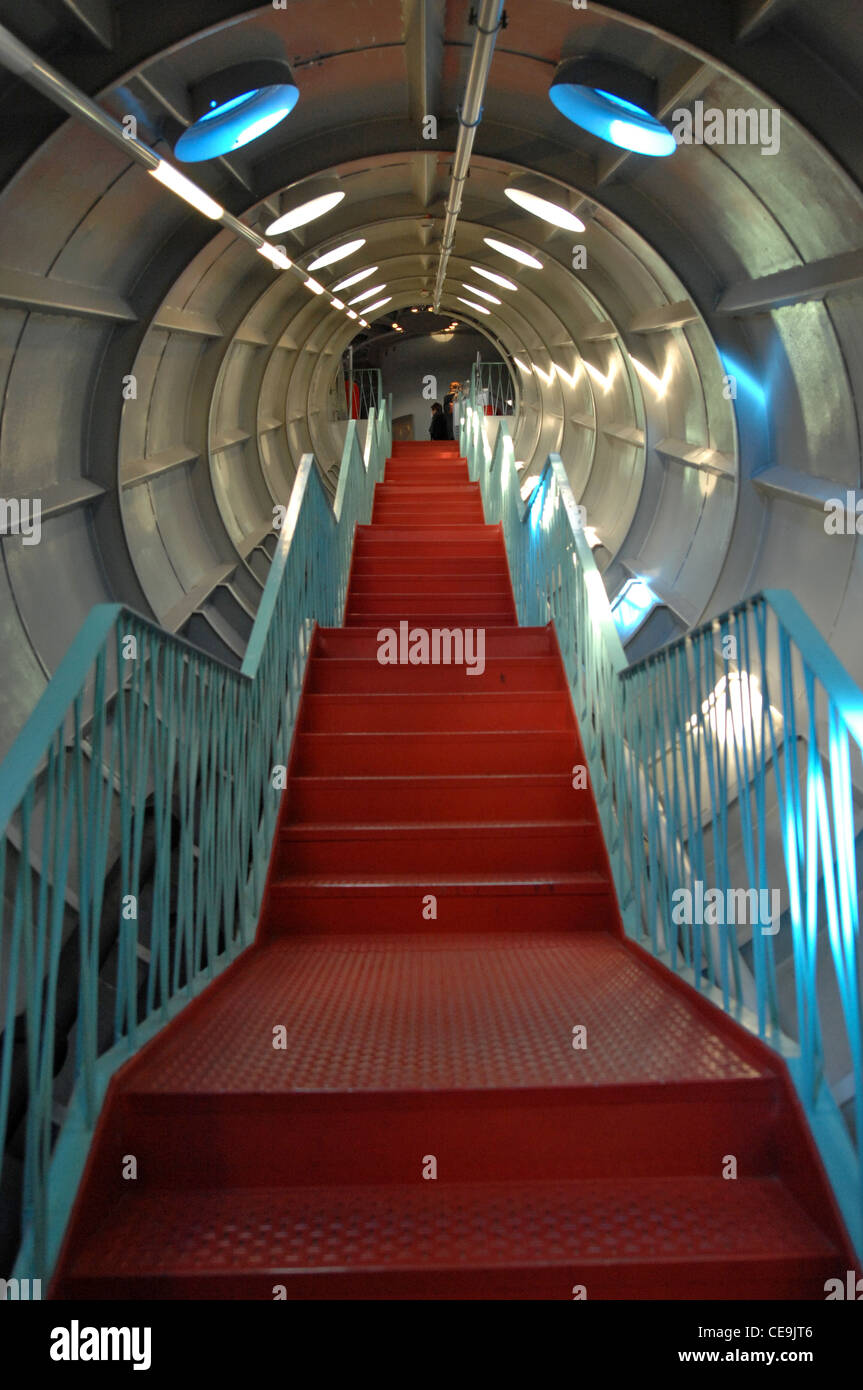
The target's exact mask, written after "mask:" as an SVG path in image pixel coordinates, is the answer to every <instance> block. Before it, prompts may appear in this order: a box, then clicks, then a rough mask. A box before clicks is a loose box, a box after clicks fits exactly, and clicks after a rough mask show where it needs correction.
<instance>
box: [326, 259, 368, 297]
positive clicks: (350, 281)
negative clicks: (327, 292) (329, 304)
mask: <svg viewBox="0 0 863 1390" xmlns="http://www.w3.org/2000/svg"><path fill="white" fill-rule="evenodd" d="M377 269H378V267H377V266H376V265H369V266H366V268H365V270H357V271H355V272H354V274H353V275H349V276H348V278H347V280H340V281H339V283H338V284H337V285H333V294H339V293H340V291H341V290H346V289H348V287H349V286H350V285H358V284H359V283H360V281H361V280H368V278H369V276H370V275H374V273H375V271H376V270H377Z"/></svg>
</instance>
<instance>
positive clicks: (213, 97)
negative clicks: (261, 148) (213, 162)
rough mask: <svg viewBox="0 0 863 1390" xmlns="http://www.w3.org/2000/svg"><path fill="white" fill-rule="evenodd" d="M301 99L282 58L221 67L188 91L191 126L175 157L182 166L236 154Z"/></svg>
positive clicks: (281, 119)
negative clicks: (192, 120) (192, 119)
mask: <svg viewBox="0 0 863 1390" xmlns="http://www.w3.org/2000/svg"><path fill="white" fill-rule="evenodd" d="M299 96H300V91H299V88H298V87H297V84H296V83H295V82H294V78H293V73H292V72H291V69H290V66H289V65H288V63H287V62H285V60H284V59H282V58H257V59H253V60H252V61H251V62H248V63H236V64H234V66H232V67H229V68H223V69H222V70H221V72H215V73H213V74H212V76H210V77H205V78H204V79H203V80H202V81H201V82H199V83H197V84H196V85H195V86H194V87H193V88H192V90H191V92H190V98H191V106H192V116H193V118H194V123H193V124H192V125H190V126H189V129H188V130H186V131H184V132H183V134H182V135H181V136H180V138H179V140H178V141H177V143H176V145H175V146H174V154H175V155H176V157H177V159H179V160H180V161H181V162H182V163H183V164H198V163H200V162H201V160H204V159H218V158H219V157H220V156H221V155H226V154H230V153H231V152H232V151H233V150H239V149H241V148H242V147H243V145H249V144H251V142H252V141H253V140H259V139H260V138H261V136H262V135H266V133H267V131H268V130H272V129H273V127H274V126H277V125H278V124H279V122H280V121H283V120H284V119H285V117H286V116H289V115H290V113H291V112H292V111H293V109H294V107H295V106H296V104H297V102H298V100H299Z"/></svg>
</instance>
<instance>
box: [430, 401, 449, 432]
mask: <svg viewBox="0 0 863 1390" xmlns="http://www.w3.org/2000/svg"><path fill="white" fill-rule="evenodd" d="M429 438H430V439H449V438H450V435H449V431H448V429H447V420H446V416H445V415H444V413H443V411H442V410H441V408H440V405H439V404H438V402H437V401H434V402H433V403H432V417H431V424H430V425H429Z"/></svg>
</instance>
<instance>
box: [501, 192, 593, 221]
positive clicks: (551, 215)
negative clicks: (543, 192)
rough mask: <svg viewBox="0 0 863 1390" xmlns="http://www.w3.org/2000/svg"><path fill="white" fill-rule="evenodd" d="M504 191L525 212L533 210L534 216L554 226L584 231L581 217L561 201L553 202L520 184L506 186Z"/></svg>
mask: <svg viewBox="0 0 863 1390" xmlns="http://www.w3.org/2000/svg"><path fill="white" fill-rule="evenodd" d="M503 191H504V193H505V194H506V196H507V198H509V199H510V201H511V202H513V203H515V204H516V205H517V206H518V207H520V208H523V209H524V211H525V212H532V213H533V215H534V217H541V218H542V220H543V222H550V223H551V225H552V226H553V227H563V228H564V229H565V230H566V231H568V232H583V231H584V223H583V222H582V220H581V218H580V217H576V215H575V213H574V212H570V211H569V209H568V208H565V207H562V206H561V205H560V204H559V203H552V202H551V201H550V199H548V198H540V197H539V196H538V195H537V194H536V193H530V192H527V191H526V190H525V189H523V188H519V187H518V185H513V186H512V187H511V188H505V189H504V190H503Z"/></svg>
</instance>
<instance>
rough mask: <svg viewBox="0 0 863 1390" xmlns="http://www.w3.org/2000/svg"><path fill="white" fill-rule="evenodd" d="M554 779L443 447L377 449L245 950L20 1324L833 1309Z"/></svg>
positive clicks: (554, 752)
mask: <svg viewBox="0 0 863 1390" xmlns="http://www.w3.org/2000/svg"><path fill="white" fill-rule="evenodd" d="M405 621H407V623H408V624H409V631H410V630H413V629H416V628H423V629H432V628H435V627H440V628H447V629H450V630H452V629H456V628H460V629H461V628H470V629H477V628H480V629H482V630H484V632H485V668H484V670H483V671H482V672H481V674H480V673H478V674H474V675H470V674H468V668H467V667H466V666H465V665H456V664H449V665H446V664H417V665H411V664H401V663H399V664H387V665H384V664H381V662H380V661H379V660H378V652H379V648H380V645H381V639H380V638H379V632H380V631H381V630H382V629H385V628H393V629H395V630H396V631H398V630H399V624H400V623H402V622H405ZM583 762H584V757H583V753H582V750H581V745H580V742H579V736H578V731H577V728H576V725H575V721H574V718H573V713H572V706H571V703H570V699H569V694H568V691H567V688H566V683H565V677H564V672H563V667H562V663H561V659H560V655H559V652H558V648H557V644H556V641H555V635H554V631H553V629H552V628H551V627H549V628H541V629H531V628H519V627H517V625H516V616H515V610H514V605H513V597H512V589H511V586H510V581H509V573H508V568H507V562H506V555H505V551H504V545H503V539H502V535H501V531H500V528H498V527H494V526H486V525H485V524H484V520H483V514H482V504H481V500H480V496H479V491H478V488H477V485H476V484H473V483H471V482H469V480H468V476H467V468H466V465H465V463H464V462H463V461H461V460H459V459H458V457H457V454H456V446H455V445H446V444H432V445H422V444H396V445H395V447H394V453H393V457H392V459H391V461H390V462H389V464H388V466H387V473H386V482H385V483H383V484H379V485H378V488H377V491H376V498H375V505H374V514H373V520H372V524H371V525H370V526H361V527H359V528H358V531H357V537H356V544H355V548H354V556H353V565H352V571H351V581H350V590H349V596H348V602H347V608H346V613H345V622H344V626H343V627H342V628H339V629H326V630H318V631H317V633H316V635H315V638H314V645H313V648H312V654H311V658H310V661H309V665H308V670H307V675H306V683H305V689H304V693H303V699H302V704H301V709H300V715H299V720H298V725H297V732H296V736H295V739H294V745H293V750H292V756H291V765H290V769H289V774H290V775H289V785H288V790H287V792H286V794H285V796H284V798H283V804H282V810H281V818H280V823H279V829H278V833H277V837H276V842H275V846H274V850H273V856H272V861H271V867H270V876H269V882H268V887H267V892H266V897H265V902H264V906H263V910H262V916H261V923H260V929H259V932H258V937H257V940H256V942H255V945H254V946H253V947H252V948H251V949H250V950H248V951H247V952H245V953H244V954H243V956H242V957H240V959H239V960H238V961H237V962H236V963H235V964H234V965H233V966H231V967H230V968H229V969H228V970H227V971H225V972H224V974H223V975H222V976H221V977H220V978H219V979H218V980H217V981H216V983H215V984H214V985H212V986H211V988H210V989H208V990H207V991H206V992H205V993H204V994H203V995H201V996H200V997H199V998H198V999H197V1000H196V1001H195V1002H194V1003H192V1004H191V1005H189V1007H188V1008H187V1009H186V1010H185V1011H184V1012H183V1013H182V1014H181V1015H180V1016H179V1017H178V1019H176V1020H175V1021H174V1022H173V1023H172V1024H171V1025H169V1026H168V1027H167V1028H166V1029H165V1030H164V1031H163V1032H162V1033H160V1034H159V1036H158V1037H157V1038H156V1039H155V1040H154V1041H153V1042H152V1043H151V1044H149V1046H147V1047H145V1048H144V1049H143V1050H142V1051H141V1052H140V1053H139V1054H138V1055H137V1056H136V1057H135V1058H134V1059H133V1060H132V1061H131V1062H130V1063H129V1064H128V1065H127V1066H126V1067H125V1068H124V1069H123V1071H122V1072H120V1073H118V1075H117V1076H116V1078H115V1080H114V1082H113V1083H112V1085H111V1088H110V1091H109V1095H108V1099H107V1102H106V1104H105V1107H104V1109H103V1113H102V1117H101V1120H100V1123H99V1126H98V1129H97V1133H96V1137H95V1141H94V1144H93V1147H92V1151H91V1156H90V1160H89V1163H88V1167H87V1171H86V1173H85V1177H84V1181H83V1182H82V1185H81V1189H80V1192H79V1196H78V1200H77V1203H76V1206H75V1210H74V1213H73V1219H72V1221H71V1223H70V1227H69V1231H68V1233H67V1237H66V1241H65V1244H64V1248H63V1252H62V1255H61V1259H60V1263H59V1267H58V1271H57V1274H56V1276H55V1280H54V1286H53V1290H52V1293H53V1296H54V1297H65V1298H72V1297H81V1298H98V1299H103V1298H169V1299H177V1298H263V1299H272V1298H274V1297H277V1296H285V1295H286V1296H287V1297H288V1298H383V1299H398V1298H410V1297H415V1298H423V1299H425V1298H447V1297H449V1298H489V1297H494V1298H514V1299H533V1298H554V1299H567V1300H569V1299H572V1298H573V1297H574V1296H576V1295H577V1293H578V1291H579V1290H580V1289H581V1288H583V1289H584V1290H585V1291H586V1296H587V1297H588V1298H591V1299H625V1298H637V1299H657V1298H676V1299H690V1298H717V1299H729V1298H745V1299H747V1300H749V1299H761V1298H775V1297H780V1298H809V1299H823V1298H824V1282H825V1280H826V1279H828V1278H834V1277H839V1278H842V1279H844V1277H845V1271H846V1270H847V1269H850V1268H853V1266H854V1261H853V1257H852V1255H851V1253H850V1249H849V1246H848V1242H847V1239H846V1237H845V1235H844V1232H843V1228H842V1225H841V1222H840V1220H839V1218H838V1216H837V1213H836V1209H835V1206H834V1202H833V1199H832V1194H831V1193H830V1191H829V1189H828V1186H827V1183H826V1180H825V1178H824V1175H823V1172H822V1170H821V1167H820V1163H819V1160H818V1159H817V1157H816V1154H815V1152H814V1148H813V1145H812V1143H811V1140H810V1138H809V1134H808V1130H807V1128H806V1126H805V1123H804V1121H803V1119H802V1116H801V1113H800V1111H799V1108H798V1105H797V1102H796V1099H795V1097H794V1092H793V1088H792V1086H791V1083H790V1080H789V1079H788V1076H787V1074H786V1072H785V1069H784V1066H783V1065H782V1063H781V1062H779V1061H778V1059H777V1058H776V1057H775V1055H774V1054H773V1053H771V1052H770V1051H769V1050H768V1049H767V1048H765V1047H762V1046H761V1045H760V1044H759V1043H758V1042H757V1041H756V1040H754V1039H753V1038H752V1037H751V1036H750V1035H749V1034H748V1033H746V1032H744V1031H743V1030H742V1029H741V1028H739V1027H738V1026H737V1025H735V1024H734V1023H733V1022H731V1021H730V1020H729V1019H728V1018H726V1017H725V1015H723V1014H722V1013H721V1012H720V1011H719V1010H717V1009H715V1008H714V1007H713V1006H712V1005H711V1004H709V1003H707V1002H705V1001H704V1000H703V999H702V998H700V997H699V996H698V995H697V994H696V993H695V992H694V991H693V990H691V989H690V988H689V987H688V986H687V985H685V984H684V983H682V982H681V981H680V980H679V979H677V978H676V977H675V976H674V975H672V974H671V973H670V972H668V971H666V970H665V969H664V967H662V966H661V965H659V964H657V963H656V962H655V961H653V960H652V958H650V957H649V956H647V955H646V954H645V953H644V952H643V951H641V950H640V949H639V948H638V947H636V946H634V945H633V944H631V943H630V942H629V941H627V940H626V939H625V938H624V936H623V933H622V930H621V925H620V919H619V915H618V911H617V906H616V901H615V897H614V893H613V889H612V884H611V877H610V872H609V865H608V860H607V857H606V853H605V848H604V845H603V841H602V837H601V833H600V829H599V823H598V819H597V812H596V807H595V804H594V801H593V796H592V793H591V792H590V790H589V789H588V790H582V789H577V788H574V786H573V769H574V768H575V767H577V766H579V765H580V764H583ZM576 780H577V779H576ZM280 1030H281V1031H280ZM581 1030H584V1031H581ZM276 1043H277V1044H279V1045H278V1046H276V1045H274V1044H276ZM579 1043H584V1044H585V1045H584V1046H577V1045H575V1044H579ZM127 1155H134V1156H135V1158H136V1159H137V1179H136V1180H134V1181H130V1180H128V1179H124V1178H123V1176H122V1174H123V1166H124V1159H125V1156H127ZM732 1159H733V1160H735V1162H736V1172H737V1176H736V1178H731V1177H730V1176H723V1171H724V1172H725V1173H726V1174H729V1173H730V1171H731V1166H732V1165H731V1162H730V1160H732ZM435 1171H436V1176H434V1175H433V1174H434V1173H435ZM282 1289H284V1290H285V1294H284V1295H283V1294H282V1292H281V1291H282Z"/></svg>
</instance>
